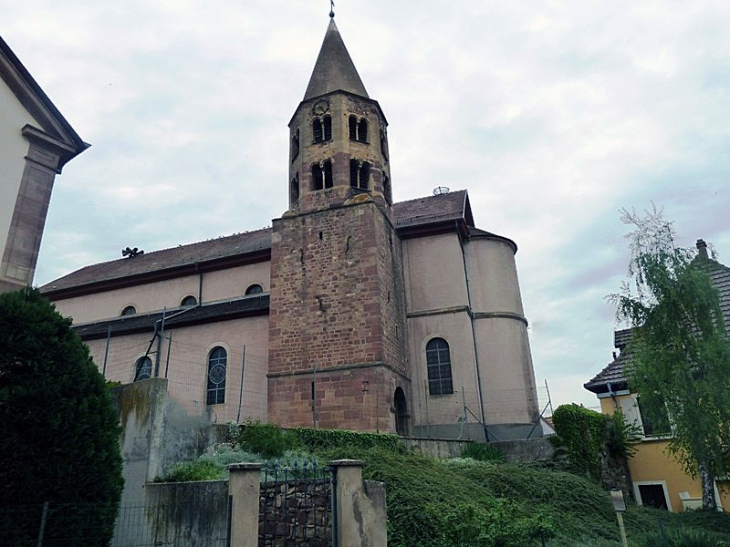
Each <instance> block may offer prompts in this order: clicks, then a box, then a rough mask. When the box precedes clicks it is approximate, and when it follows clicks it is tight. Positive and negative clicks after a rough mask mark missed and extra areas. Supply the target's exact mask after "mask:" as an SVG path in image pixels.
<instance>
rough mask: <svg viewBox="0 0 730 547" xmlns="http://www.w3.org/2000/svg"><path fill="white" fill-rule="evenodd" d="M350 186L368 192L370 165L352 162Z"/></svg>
mask: <svg viewBox="0 0 730 547" xmlns="http://www.w3.org/2000/svg"><path fill="white" fill-rule="evenodd" d="M350 186H352V187H353V188H359V189H360V190H367V189H368V187H369V186H370V164H369V163H367V162H361V161H358V160H350Z"/></svg>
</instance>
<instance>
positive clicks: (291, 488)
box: [259, 462, 336, 547]
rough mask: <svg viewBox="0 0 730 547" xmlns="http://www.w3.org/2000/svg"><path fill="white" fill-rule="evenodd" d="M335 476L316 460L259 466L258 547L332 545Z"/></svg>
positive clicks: (323, 546)
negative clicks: (313, 461)
mask: <svg viewBox="0 0 730 547" xmlns="http://www.w3.org/2000/svg"><path fill="white" fill-rule="evenodd" d="M333 484H334V475H333V470H332V468H331V467H327V466H317V464H316V463H308V462H307V463H304V464H299V463H295V464H294V465H293V466H291V467H281V466H279V465H277V464H276V463H269V464H266V465H265V466H264V467H263V468H262V481H261V490H260V495H259V547H303V546H306V547H332V545H333V533H334V530H335V528H336V523H335V514H334V511H333V505H332V500H333Z"/></svg>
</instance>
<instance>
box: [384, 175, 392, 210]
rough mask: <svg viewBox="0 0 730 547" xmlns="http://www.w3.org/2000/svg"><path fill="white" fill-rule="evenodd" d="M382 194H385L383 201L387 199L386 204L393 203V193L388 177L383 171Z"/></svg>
mask: <svg viewBox="0 0 730 547" xmlns="http://www.w3.org/2000/svg"><path fill="white" fill-rule="evenodd" d="M383 195H384V196H385V201H387V202H388V204H391V203H393V194H392V190H391V189H390V179H389V178H388V175H386V174H385V173H383Z"/></svg>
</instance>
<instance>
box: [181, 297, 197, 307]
mask: <svg viewBox="0 0 730 547" xmlns="http://www.w3.org/2000/svg"><path fill="white" fill-rule="evenodd" d="M180 305H181V306H184V307H186V308H187V307H190V306H197V305H198V299H197V298H195V297H194V296H193V295H192V294H189V295H188V296H186V297H185V298H183V299H182V301H181V302H180Z"/></svg>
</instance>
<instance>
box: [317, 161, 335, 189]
mask: <svg viewBox="0 0 730 547" xmlns="http://www.w3.org/2000/svg"><path fill="white" fill-rule="evenodd" d="M332 183H333V179H332V162H331V161H330V160H327V161H323V162H320V163H315V164H314V165H312V190H323V189H325V188H332Z"/></svg>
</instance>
